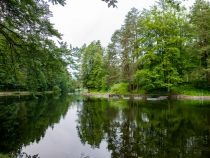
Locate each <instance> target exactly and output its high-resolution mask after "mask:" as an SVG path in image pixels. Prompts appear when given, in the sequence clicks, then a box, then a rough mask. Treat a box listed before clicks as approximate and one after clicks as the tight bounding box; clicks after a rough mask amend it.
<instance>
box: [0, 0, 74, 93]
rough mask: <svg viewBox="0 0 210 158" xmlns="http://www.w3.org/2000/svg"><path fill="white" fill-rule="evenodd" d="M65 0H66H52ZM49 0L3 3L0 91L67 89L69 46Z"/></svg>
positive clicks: (61, 1)
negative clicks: (57, 27)
mask: <svg viewBox="0 0 210 158" xmlns="http://www.w3.org/2000/svg"><path fill="white" fill-rule="evenodd" d="M51 2H52V3H55V4H57V3H59V4H61V5H64V4H65V0H51ZM51 16H52V13H51V12H50V10H49V2H48V1H37V0H21V1H14V0H3V1H1V3H0V91H6V90H8V91H9V90H29V91H47V90H55V91H60V90H62V91H68V90H69V89H71V88H72V86H73V80H72V77H71V76H70V74H69V72H68V70H67V66H68V65H69V64H71V61H70V60H68V58H69V56H70V50H69V49H68V48H67V47H68V46H67V44H66V43H64V42H58V44H56V43H55V42H54V41H55V40H52V39H56V40H58V41H61V34H60V33H59V32H58V31H57V30H56V29H54V27H53V24H52V23H50V20H49V18H50V17H51Z"/></svg>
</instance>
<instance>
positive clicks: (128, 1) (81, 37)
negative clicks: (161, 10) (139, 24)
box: [50, 0, 194, 46]
mask: <svg viewBox="0 0 210 158" xmlns="http://www.w3.org/2000/svg"><path fill="white" fill-rule="evenodd" d="M118 1H119V3H118V4H117V5H118V8H112V7H110V8H108V7H107V4H106V3H105V2H103V1H101V0H66V2H67V4H66V5H65V6H64V7H62V6H60V5H54V6H50V10H51V11H52V13H53V17H52V18H51V22H52V23H54V24H55V28H56V29H58V30H59V32H60V33H62V34H63V40H64V41H66V42H67V43H68V44H72V45H73V46H82V45H83V44H84V43H86V44H89V43H90V42H91V41H93V40H100V41H101V43H102V45H103V46H106V45H107V44H108V43H109V41H110V38H111V35H112V34H113V33H114V31H115V30H117V29H119V28H120V26H121V25H122V24H123V21H124V19H125V15H126V14H127V13H128V11H130V9H131V8H132V7H135V8H137V9H139V10H141V9H143V8H148V7H149V6H151V5H153V4H154V3H155V0H118ZM193 1H194V0H188V2H187V3H189V4H192V3H193Z"/></svg>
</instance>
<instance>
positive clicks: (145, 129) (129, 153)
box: [77, 99, 210, 158]
mask: <svg viewBox="0 0 210 158" xmlns="http://www.w3.org/2000/svg"><path fill="white" fill-rule="evenodd" d="M199 104H200V103H199V102H190V101H173V102H169V101H159V102H145V101H121V102H119V101H108V100H100V99H86V100H84V102H83V106H81V109H80V110H79V112H78V116H79V118H78V126H77V130H78V135H79V137H80V139H81V142H82V143H84V144H85V143H87V144H89V145H91V146H92V148H99V147H100V143H101V141H102V140H105V141H106V142H107V144H108V150H109V151H110V152H111V154H112V157H113V158H115V157H116V158H119V157H126V158H128V157H129V158H132V157H148V158H151V157H160V158H162V157H165V158H169V157H173V158H176V157H185V158H191V157H202V158H204V157H206V158H207V157H210V108H209V106H210V103H208V102H206V103H204V104H203V105H202V106H200V105H199ZM122 107H123V108H122Z"/></svg>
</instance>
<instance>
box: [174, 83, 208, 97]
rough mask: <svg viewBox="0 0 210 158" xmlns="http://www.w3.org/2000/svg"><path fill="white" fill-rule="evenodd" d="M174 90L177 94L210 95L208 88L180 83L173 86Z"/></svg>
mask: <svg viewBox="0 0 210 158" xmlns="http://www.w3.org/2000/svg"><path fill="white" fill-rule="evenodd" d="M172 91H173V92H174V93H176V94H183V95H190V96H210V92H209V91H208V90H206V89H201V88H200V89H199V88H195V87H194V86H192V85H180V86H177V87H173V89H172Z"/></svg>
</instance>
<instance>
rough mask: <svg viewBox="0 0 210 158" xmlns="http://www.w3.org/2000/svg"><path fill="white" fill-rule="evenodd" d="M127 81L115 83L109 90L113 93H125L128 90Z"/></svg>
mask: <svg viewBox="0 0 210 158" xmlns="http://www.w3.org/2000/svg"><path fill="white" fill-rule="evenodd" d="M128 87H129V85H128V83H117V84H114V85H113V86H112V87H111V90H110V92H111V93H114V94H127V93H129V92H128Z"/></svg>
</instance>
